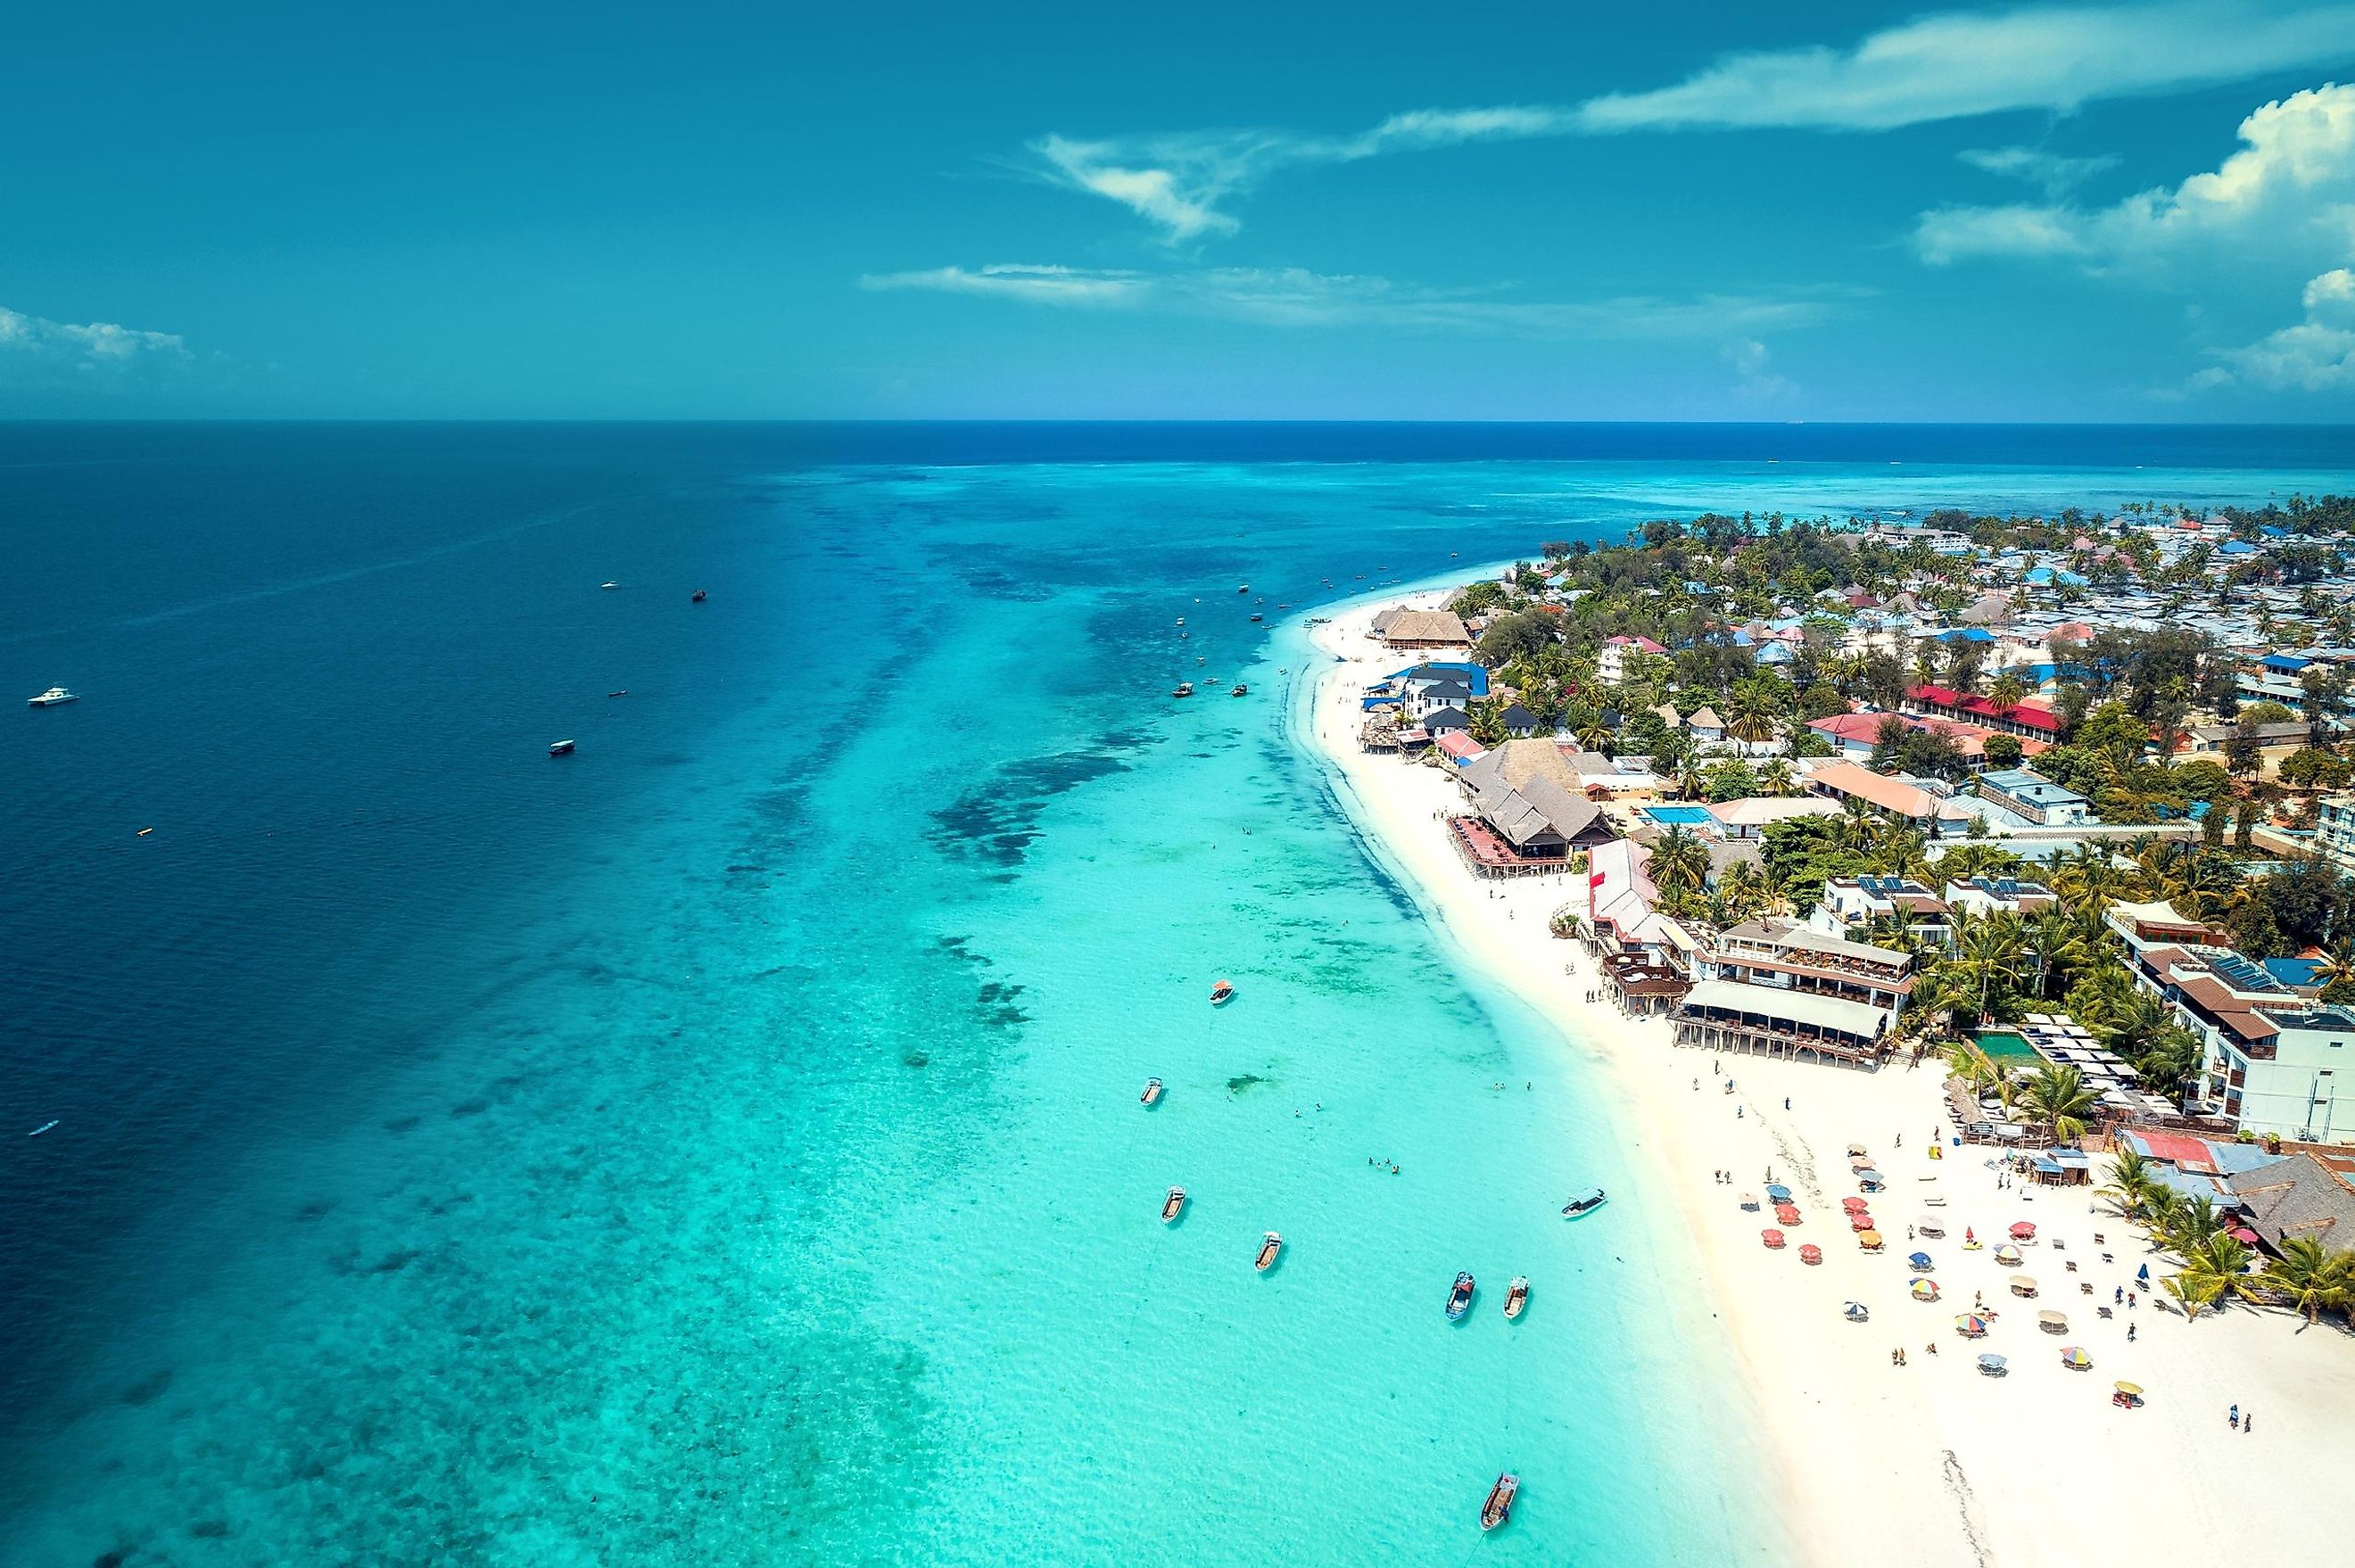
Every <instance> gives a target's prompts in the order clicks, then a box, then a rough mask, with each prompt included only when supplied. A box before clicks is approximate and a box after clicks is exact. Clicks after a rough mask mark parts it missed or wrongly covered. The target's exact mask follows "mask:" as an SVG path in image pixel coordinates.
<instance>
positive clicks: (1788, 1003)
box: [1677, 980, 1891, 1063]
mask: <svg viewBox="0 0 2355 1568" xmlns="http://www.w3.org/2000/svg"><path fill="white" fill-rule="evenodd" d="M1890 1024H1891V1015H1890V1013H1889V1011H1888V1009H1887V1008H1876V1007H1871V1006H1869V1005H1867V1004H1866V1003H1863V1002H1851V1001H1847V1000H1844V999H1842V998H1840V997H1828V996H1822V995H1819V994H1817V993H1816V992H1812V991H1790V990H1785V989H1782V988H1780V987H1774V986H1745V985H1742V984H1740V983H1738V982H1736V981H1732V980H1702V981H1700V982H1698V983H1696V984H1695V985H1694V987H1693V988H1692V990H1691V991H1690V992H1689V993H1688V994H1687V995H1686V997H1685V999H1684V1004H1683V1006H1681V1007H1680V1008H1678V1009H1677V1043H1678V1045H1695V1046H1700V1047H1702V1048H1703V1049H1705V1050H1709V1051H1741V1052H1743V1053H1744V1054H1750V1055H1766V1056H1797V1055H1800V1054H1802V1053H1806V1054H1809V1055H1813V1056H1817V1057H1828V1058H1830V1059H1831V1060H1833V1061H1849V1062H1868V1063H1869V1062H1874V1061H1879V1060H1880V1058H1881V1055H1882V1053H1883V1051H1884V1050H1885V1049H1886V1041H1887V1040H1888V1037H1889V1029H1890Z"/></svg>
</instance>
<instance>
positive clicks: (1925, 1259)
mask: <svg viewBox="0 0 2355 1568" xmlns="http://www.w3.org/2000/svg"><path fill="white" fill-rule="evenodd" d="M1905 1261H1906V1262H1907V1263H1909V1264H1913V1266H1914V1267H1915V1268H1916V1269H1922V1270H1927V1269H1928V1268H1929V1267H1930V1254H1929V1253H1914V1254H1913V1256H1912V1257H1910V1258H1907V1259H1906V1260H1905Z"/></svg>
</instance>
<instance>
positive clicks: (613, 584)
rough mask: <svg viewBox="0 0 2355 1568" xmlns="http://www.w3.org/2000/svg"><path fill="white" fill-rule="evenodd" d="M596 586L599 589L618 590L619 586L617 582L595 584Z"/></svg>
mask: <svg viewBox="0 0 2355 1568" xmlns="http://www.w3.org/2000/svg"><path fill="white" fill-rule="evenodd" d="M597 586H598V587H600V588H619V587H620V586H621V584H620V583H618V582H601V583H599V584H597Z"/></svg>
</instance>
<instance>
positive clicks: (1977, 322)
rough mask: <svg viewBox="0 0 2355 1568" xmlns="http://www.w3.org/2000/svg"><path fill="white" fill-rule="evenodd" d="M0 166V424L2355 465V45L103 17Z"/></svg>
mask: <svg viewBox="0 0 2355 1568" xmlns="http://www.w3.org/2000/svg"><path fill="white" fill-rule="evenodd" d="M0 133H5V137H6V144H8V145H9V146H11V147H12V148H13V149H14V152H15V156H14V157H13V158H12V159H11V160H10V177H9V179H8V182H7V189H6V195H5V202H4V203H0V417H9V418H67V419H105V418H152V417H173V418H313V417H325V418H363V419H368V418H393V419H478V418H493V419H575V418H579V419H617V418H618V419H1057V418H1068V419H1100V418H1117V419H1434V420H1623V419H1642V420H1767V421H1780V420H1825V421H1829V420H1934V421H1983V420H1984V421H2013V420H2019V421H2283V422H2346V421H2355V0H2273V3H2271V4H2254V3H2249V0H2198V3H2189V4H2187V3H2183V0H2142V3H2133V4H2116V5H2025V6H2020V5H1995V6H1972V5H1955V6H1952V7H1949V8H1931V9H1922V10H1913V11H1908V10H1905V9H1902V8H1897V7H1891V6H1887V5H1841V4H1804V3H1791V4H1785V5H1773V6H1762V5H1756V4H1754V0H1742V3H1739V4H1688V3H1681V0H1656V3H1654V4H1650V5H1640V6H1615V5H1614V6H1586V5H1562V4H1560V3H1559V0H1553V3H1550V4H1530V5H1472V4H1456V5H1445V6H1441V5H1430V4H1428V3H1427V0H1417V3H1414V4H1389V3H1387V0H1356V3H1353V4H1349V5H1321V4H1315V5H1312V4H1288V5H1267V4H1265V3H1264V0H1258V3H1254V4H1251V5H1231V4H1226V3H1225V0H1195V3H1192V4H1188V5H1185V6H1177V7H1170V6H1155V7H1132V6H1106V5H1101V4H1089V5H1078V4H1067V3H1064V0H1033V3H1026V4H1024V5H997V6H972V5H955V6H952V5H928V6H913V5H900V4H897V3H895V0H867V3H863V4H859V5H809V4H805V3H801V4H796V3H790V0H789V3H788V4H785V5H777V4H774V3H770V4H764V5H755V4H741V5H713V4H697V3H693V0H687V3H674V4H671V5H663V6H650V5H634V6H621V5H597V4H594V3H593V0H575V3H568V4H566V5H535V4H532V3H530V0H512V3H510V4H508V5H502V6H496V7H485V6H481V5H465V6H455V5H440V4H435V3H432V0H426V3H422V4H416V5H405V6H402V7H399V8H397V9H396V10H392V11H387V10H384V9H382V8H362V9H358V10H355V9H352V8H349V7H327V6H319V5H315V4H304V5H255V4H248V3H243V0H218V4H215V5H209V6H204V7H197V6H189V5H118V4H111V3H108V0H91V3H86V4H82V5H74V6H63V5H59V6H42V7H28V8H24V9H23V10H20V11H19V12H18V13H17V14H16V15H15V16H14V17H13V18H12V22H11V26H10V34H9V40H8V48H7V50H6V51H5V64H0Z"/></svg>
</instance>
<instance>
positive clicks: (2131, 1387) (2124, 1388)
mask: <svg viewBox="0 0 2355 1568" xmlns="http://www.w3.org/2000/svg"><path fill="white" fill-rule="evenodd" d="M2117 1387H2118V1392H2120V1393H2122V1394H2124V1395H2126V1397H2127V1398H2128V1399H2140V1398H2141V1397H2142V1384H2140V1383H2120V1384H2118V1385H2117Z"/></svg>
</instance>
